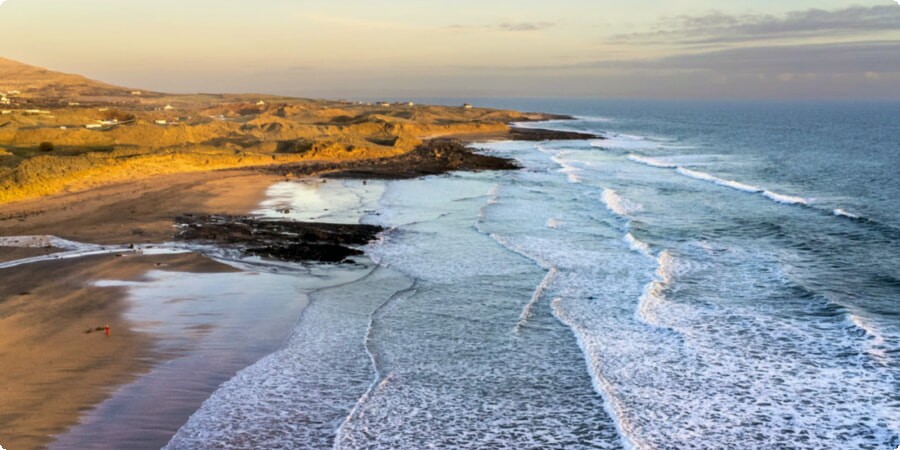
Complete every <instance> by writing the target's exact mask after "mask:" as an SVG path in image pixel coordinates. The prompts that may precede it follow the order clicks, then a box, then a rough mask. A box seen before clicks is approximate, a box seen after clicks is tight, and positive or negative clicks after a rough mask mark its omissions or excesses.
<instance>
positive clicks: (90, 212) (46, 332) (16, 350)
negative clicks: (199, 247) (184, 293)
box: [0, 171, 282, 449]
mask: <svg viewBox="0 0 900 450" xmlns="http://www.w3.org/2000/svg"><path fill="white" fill-rule="evenodd" d="M279 179H282V178H280V177H273V176H271V175H261V174H259V173H256V172H252V171H229V172H208V173H192V174H179V175H171V176H162V177H157V178H153V179H148V180H141V181H138V182H134V183H128V184H115V185H110V186H105V187H102V188H98V189H94V190H91V191H86V192H79V193H75V194H64V195H58V196H54V197H49V198H44V199H39V200H34V201H27V202H20V203H14V204H7V205H0V235H3V236H17V235H36V234H49V235H56V236H60V237H63V238H66V239H71V240H76V241H81V242H91V243H103V244H127V243H152V242H164V241H169V240H171V236H172V234H173V231H174V228H173V227H172V220H173V218H174V217H175V216H176V215H178V214H181V213H184V212H193V213H223V214H247V213H249V212H250V211H252V210H253V209H255V208H256V207H257V205H258V204H259V202H260V201H261V200H262V199H263V198H264V197H265V190H266V188H267V187H268V186H269V185H271V184H272V183H274V182H275V181H277V180H279ZM52 252H53V249H48V248H25V249H22V248H8V247H3V248H0V262H2V261H11V260H16V259H21V258H28V257H32V256H40V255H43V254H47V253H52ZM151 270H169V271H179V272H222V271H233V270H235V269H232V268H231V267H228V266H225V265H222V264H219V263H217V262H214V261H212V260H210V259H207V258H205V257H203V256H200V255H196V254H182V255H160V256H135V255H127V256H123V257H117V256H116V255H104V256H92V257H83V258H76V259H68V260H58V261H57V260H49V261H44V262H38V263H32V264H28V265H22V266H16V267H11V268H6V269H0V279H2V281H3V282H2V283H0V368H2V370H0V399H2V401H0V424H3V426H2V428H0V445H3V446H5V448H9V449H28V448H40V447H43V446H45V445H47V444H48V443H49V442H50V441H51V440H52V437H53V435H56V434H58V433H60V432H62V431H64V430H65V429H66V428H68V427H69V426H71V425H73V424H75V423H77V421H78V419H79V417H80V415H81V414H82V413H83V412H84V411H85V410H87V409H89V408H90V407H92V406H93V405H96V404H98V403H99V402H101V401H102V400H103V399H104V398H106V397H108V396H109V395H110V394H111V392H112V391H113V390H114V389H115V388H116V387H118V386H121V385H122V384H124V383H127V382H129V381H130V380H133V379H134V378H135V377H137V376H138V375H139V374H140V373H142V372H143V371H146V370H148V369H149V368H150V367H151V366H152V364H153V363H154V362H157V361H159V360H161V359H162V358H165V357H166V355H162V354H158V353H156V352H155V351H154V350H153V337H152V336H151V335H149V334H146V333H137V332H135V331H133V330H132V324H130V323H128V322H126V321H124V320H123V318H122V314H123V311H124V310H125V309H126V308H127V306H128V305H127V302H126V300H125V293H126V288H123V287H96V286H92V282H93V281H97V280H108V279H113V280H139V279H140V278H141V277H142V276H143V275H144V274H146V273H147V272H148V271H151ZM106 324H109V325H110V326H111V330H112V335H111V336H110V337H106V336H105V335H104V333H103V331H94V332H91V333H85V331H86V330H88V329H94V328H97V327H102V326H104V325H106Z"/></svg>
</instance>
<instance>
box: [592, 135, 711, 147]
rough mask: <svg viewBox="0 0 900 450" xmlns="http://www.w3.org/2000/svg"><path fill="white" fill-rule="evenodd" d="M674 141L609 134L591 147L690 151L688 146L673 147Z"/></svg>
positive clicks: (594, 142) (593, 142)
mask: <svg viewBox="0 0 900 450" xmlns="http://www.w3.org/2000/svg"><path fill="white" fill-rule="evenodd" d="M673 141H674V140H672V139H667V138H660V137H653V138H651V137H648V136H636V135H631V134H622V133H616V134H609V135H605V136H604V139H603V140H595V141H591V146H593V147H597V148H604V149H609V148H611V149H618V150H665V149H689V148H694V147H692V146H688V145H673V144H672V143H671V142H673Z"/></svg>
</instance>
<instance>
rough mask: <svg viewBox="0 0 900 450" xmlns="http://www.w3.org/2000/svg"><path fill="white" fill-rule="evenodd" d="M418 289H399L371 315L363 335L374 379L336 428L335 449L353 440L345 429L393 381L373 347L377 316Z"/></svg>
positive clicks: (414, 285)
mask: <svg viewBox="0 0 900 450" xmlns="http://www.w3.org/2000/svg"><path fill="white" fill-rule="evenodd" d="M417 291H418V288H417V287H416V284H415V283H413V285H412V286H410V287H408V288H406V289H403V290H401V291H397V292H395V293H394V295H391V296H390V297H388V298H387V300H385V301H384V303H382V304H380V305H378V307H377V308H375V310H374V311H372V314H371V315H369V324H368V325H367V326H366V334H365V336H364V337H363V347H364V348H365V350H366V354H367V355H368V356H369V361H370V362H371V363H372V370H373V371H374V372H375V374H374V377H373V379H372V383H371V384H370V385H369V388H368V389H367V390H366V392H365V393H363V395H362V396H361V397H360V398H359V400H357V401H356V404H355V405H353V409H351V410H350V413H349V414H347V417H346V418H345V419H344V420H343V421H342V422H341V424H340V425H339V426H338V428H337V430H335V438H334V446H333V448H334V449H335V450H338V449H340V448H342V445H343V441H345V440H347V439H349V440H351V441H352V437H351V436H350V435H346V434H345V431H344V430H345V429H346V428H347V426H348V425H349V424H350V422H352V421H353V419H354V418H355V417H356V416H359V415H361V411H360V410H361V409H362V407H363V405H365V404H366V403H368V401H369V398H370V397H372V395H374V394H375V393H376V392H377V391H378V390H381V389H382V388H384V386H386V385H387V384H388V383H390V381H391V378H392V377H391V376H390V375H388V376H382V369H381V363H380V362H379V361H378V356H377V352H376V351H375V349H374V348H373V342H372V341H373V339H372V338H373V336H372V335H373V332H374V331H375V316H376V315H378V313H379V312H381V311H382V310H383V309H385V308H387V307H388V305H389V304H391V303H392V302H393V301H395V300H396V299H398V298H400V297H405V296H407V294H409V295H410V296H412V295H415V294H416V292H417Z"/></svg>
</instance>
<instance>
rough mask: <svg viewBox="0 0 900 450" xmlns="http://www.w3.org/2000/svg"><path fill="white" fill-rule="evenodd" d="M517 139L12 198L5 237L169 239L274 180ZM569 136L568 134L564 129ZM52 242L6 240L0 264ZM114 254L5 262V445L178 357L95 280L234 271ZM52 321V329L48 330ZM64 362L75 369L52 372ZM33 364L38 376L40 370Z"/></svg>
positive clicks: (387, 171)
mask: <svg viewBox="0 0 900 450" xmlns="http://www.w3.org/2000/svg"><path fill="white" fill-rule="evenodd" d="M547 136H556V137H560V138H564V137H562V136H560V135H554V134H553V132H550V134H549V135H547V134H533V135H532V137H533V139H532V140H543V138H545V137H547ZM510 137H511V134H510V133H508V132H507V133H501V134H497V135H489V134H481V135H478V136H459V137H458V138H455V139H446V138H444V139H436V140H433V141H430V142H429V143H427V144H425V145H423V146H420V148H418V149H417V150H421V151H417V150H414V151H412V152H408V153H407V154H404V155H400V156H395V157H388V158H382V159H375V160H364V161H351V162H342V163H332V164H330V165H329V164H327V163H326V164H315V163H313V164H310V163H299V164H291V165H275V166H263V167H249V168H241V169H224V170H213V171H208V172H190V173H179V174H171V175H160V176H154V177H150V178H146V179H139V180H134V181H129V182H119V183H113V184H107V185H103V186H100V187H97V188H94V189H90V190H86V191H80V192H74V193H67V194H58V195H54V196H48V197H43V198H39V199H33V200H25V201H21V202H15V203H7V204H2V205H0V236H21V235H54V236H58V237H62V238H65V239H70V240H74V241H79V242H85V243H95V244H103V245H114V244H117V245H128V244H159V243H163V242H170V241H172V240H173V237H174V234H175V231H176V228H175V227H174V224H175V222H176V218H177V217H179V216H181V215H183V214H186V213H187V214H199V215H216V214H219V215H230V216H246V215H248V214H251V213H252V211H254V210H256V209H257V208H258V207H259V204H260V203H261V202H262V200H263V199H265V198H266V192H267V190H268V188H269V187H270V186H271V185H273V184H275V183H276V182H278V181H284V180H290V179H294V178H307V177H311V176H315V175H320V176H324V177H329V176H330V177H336V178H340V177H345V178H363V179H365V178H382V179H395V178H415V177H419V176H424V175H432V174H439V173H446V172H449V171H454V170H497V169H500V170H508V169H516V168H518V166H517V165H514V164H512V163H510V160H505V159H502V158H496V157H493V156H487V155H482V154H477V153H475V152H473V151H472V149H471V148H469V147H467V144H468V143H472V142H476V141H481V142H484V141H489V140H502V139H510ZM572 138H575V137H574V136H572V135H569V137H568V139H572ZM582 138H583V136H582ZM463 142H465V143H467V144H464V143H463ZM53 251H54V249H51V248H10V247H0V262H2V261H9V260H16V259H22V258H26V257H31V256H38V255H44V254H47V253H50V252H53ZM118 256H121V255H103V256H88V257H81V258H75V259H71V260H59V261H57V260H48V261H42V262H38V263H32V264H29V265H26V266H18V267H12V268H7V269H2V270H3V272H2V274H3V276H4V278H5V279H6V280H10V282H7V283H4V288H0V350H2V351H0V355H2V356H0V366H3V367H20V368H22V369H23V370H26V371H25V372H22V371H21V370H20V371H18V372H17V371H6V373H0V381H2V382H0V385H6V386H9V387H8V388H7V391H8V392H15V393H16V395H15V396H14V397H10V396H9V395H7V397H10V398H12V400H11V401H8V402H6V403H5V405H0V418H2V419H3V420H2V421H3V422H4V423H7V424H12V425H11V426H8V427H7V429H8V430H13V431H12V432H13V433H16V436H15V437H7V436H0V437H2V438H3V443H4V444H5V445H8V446H11V448H19V447H35V446H37V447H40V446H45V445H47V444H49V443H51V442H52V441H53V440H54V438H55V436H59V435H60V433H62V432H64V431H65V430H67V429H70V427H72V426H74V425H76V424H77V423H78V422H79V420H81V418H82V417H83V416H84V413H85V411H89V410H91V409H92V408H93V407H95V406H97V405H99V404H100V403H101V402H102V401H104V400H105V399H108V398H110V396H111V395H112V393H113V392H114V391H115V390H116V389H117V388H119V387H122V386H124V385H126V384H128V383H130V382H131V381H134V380H137V379H138V378H140V376H141V374H143V373H146V372H147V371H149V370H150V369H152V368H153V367H154V366H155V365H156V364H159V363H160V362H162V361H165V360H167V359H169V358H171V357H172V356H171V355H165V354H160V353H159V352H158V351H157V350H156V349H155V344H154V342H156V341H158V338H156V337H154V336H153V335H152V334H146V333H141V332H138V331H135V327H134V324H131V323H128V321H127V320H126V319H125V317H124V311H125V310H126V308H127V298H126V297H127V289H126V288H124V287H96V286H93V285H91V283H93V282H96V281H100V280H109V279H116V280H131V281H139V280H140V279H141V278H142V277H143V276H145V274H146V273H148V272H149V271H151V270H159V267H166V269H165V270H173V271H180V272H189V273H190V272H197V273H215V272H221V271H226V272H227V271H234V270H235V269H233V268H231V267H229V266H226V265H224V264H221V263H218V262H216V261H213V260H211V259H209V258H207V257H205V256H202V255H200V254H196V253H187V254H182V255H157V256H141V255H135V256H127V257H121V258H120V257H118ZM22 294H24V295H22ZM26 299H27V301H26ZM36 305H40V307H37V306H36ZM73 308H74V309H73ZM94 322H96V324H94ZM107 323H110V324H111V325H112V324H115V325H113V327H114V328H113V329H114V337H112V338H111V339H109V341H101V342H104V343H105V342H110V343H114V345H105V346H102V347H101V346H91V347H90V350H89V351H88V352H87V353H86V354H85V353H84V352H82V351H81V348H80V347H79V346H84V345H85V342H93V341H85V339H94V338H105V337H104V336H103V333H102V332H96V333H85V332H84V331H85V330H86V329H89V328H95V327H102V326H103V325H104V324H107ZM48 327H49V328H52V329H53V331H52V332H51V333H50V334H49V335H45V333H47V328H48ZM73 336H78V338H74V337H73ZM94 344H96V343H95V342H94ZM48 349H51V350H52V351H48ZM60 366H65V367H69V369H67V370H66V371H64V372H60V371H58V370H55V368H57V367H60ZM51 368H52V369H51ZM30 373H39V374H40V375H38V376H37V377H34V378H32V377H31V376H30V375H29V374H30ZM35 380H41V381H35ZM43 380H46V381H43ZM33 382H34V383H33ZM36 384H38V385H40V386H41V394H40V395H39V394H37V392H34V391H32V390H31V389H34V387H35V385H36ZM47 386H53V388H51V389H48V388H47Z"/></svg>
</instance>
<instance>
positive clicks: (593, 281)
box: [168, 100, 900, 449]
mask: <svg viewBox="0 0 900 450" xmlns="http://www.w3.org/2000/svg"><path fill="white" fill-rule="evenodd" d="M476 104H477V105H478V106H494V107H504V108H515V109H520V110H529V111H543V112H556V113H563V114H571V115H574V116H576V117H577V120H574V121H557V122H549V123H535V124H524V125H523V126H534V127H544V128H554V129H562V130H575V131H587V132H592V133H597V134H600V135H602V136H604V137H606V139H594V140H584V141H549V142H540V143H534V142H496V143H489V144H483V145H478V147H479V148H482V149H484V151H485V152H489V153H491V154H495V155H500V156H505V157H509V158H514V159H516V160H518V161H519V162H520V164H521V165H522V167H523V168H522V169H521V170H518V171H506V172H480V173H462V172H461V173H452V174H448V175H443V176H433V177H426V178H420V179H415V180H399V181H369V182H368V183H361V182H359V181H352V180H347V181H343V182H340V181H331V182H329V183H326V184H321V183H318V184H315V185H314V186H313V185H311V184H309V183H282V184H279V185H276V186H273V188H272V189H271V190H270V195H271V199H270V200H269V201H268V203H267V204H265V205H264V210H262V213H264V214H268V215H271V216H273V217H277V216H279V213H278V212H277V210H278V209H281V208H282V207H284V206H289V207H291V208H292V212H291V217H293V218H296V219H304V220H308V219H314V220H329V219H331V220H333V221H349V222H355V221H358V222H362V223H370V224H377V225H382V226H385V227H388V228H389V231H388V232H386V233H385V234H384V235H383V237H382V239H380V240H379V241H378V242H374V243H372V244H371V245H369V246H368V248H367V249H366V250H367V253H368V257H367V261H364V262H362V263H361V266H359V267H360V269H358V270H363V271H364V272H365V273H364V274H362V273H361V274H360V275H359V276H354V277H352V278H351V279H348V281H347V282H346V283H339V284H337V285H335V284H333V283H332V284H330V285H329V286H328V287H326V288H323V289H319V290H316V291H314V292H310V293H308V294H306V295H307V296H308V299H309V305H308V306H307V307H306V308H305V309H304V310H303V312H302V315H301V316H300V319H299V321H298V322H297V324H296V325H295V327H294V329H293V332H292V335H291V337H290V338H289V339H288V340H287V341H286V342H285V343H284V345H283V346H281V348H280V349H279V350H277V351H275V352H274V353H271V354H269V355H268V356H266V357H264V358H262V359H261V360H259V361H258V362H256V363H254V364H252V365H250V366H249V367H247V368H245V369H243V370H241V371H240V372H239V373H238V374H237V375H236V376H234V377H233V378H231V379H230V380H228V381H226V382H224V383H223V384H222V385H221V386H219V387H218V389H217V390H216V391H215V392H214V393H213V394H212V396H211V397H210V398H209V399H208V400H206V401H205V402H204V403H203V405H202V406H201V407H200V408H199V410H197V411H196V412H195V413H194V414H193V415H192V416H191V418H190V419H189V420H188V421H187V423H185V424H184V425H183V426H182V427H181V429H180V430H179V431H178V433H177V434H176V435H175V436H174V438H172V440H171V441H170V442H169V445H168V448H172V449H197V448H222V447H233V448H336V449H361V448H390V449H400V448H402V449H423V448H491V449H494V448H497V449H502V448H509V449H523V448H547V449H552V448H560V449H562V448H565V449H577V448H601V449H602V448H610V449H618V448H636V449H651V448H660V449H662V448H678V449H688V448H709V449H722V448H746V449H771V448H809V449H822V448H841V449H851V448H852V449H857V448H859V449H890V448H894V447H895V446H897V445H898V444H900V207H898V206H900V203H898V202H900V200H898V199H900V182H898V178H897V176H898V174H900V122H898V121H897V118H898V117H900V104H896V103H865V104H863V103H849V102H848V103H824V102H823V103H813V102H810V103H776V102H651V101H587V100H482V101H480V102H476ZM311 186H313V187H311ZM311 199H314V200H311ZM260 270H263V271H264V270H266V269H260Z"/></svg>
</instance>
